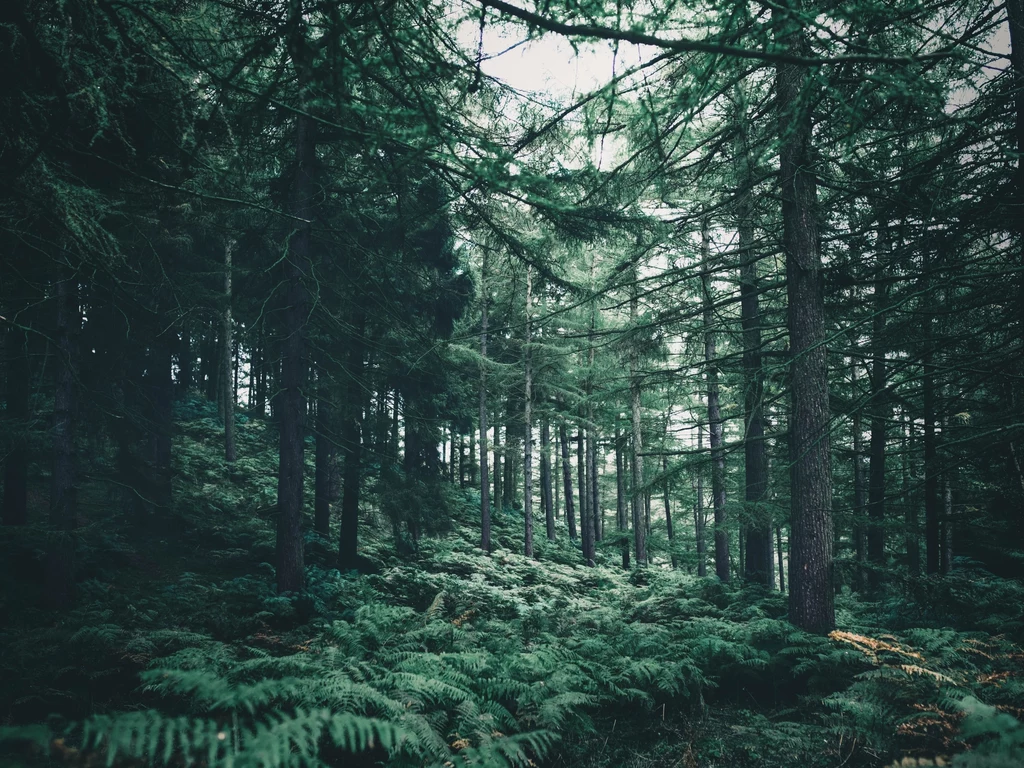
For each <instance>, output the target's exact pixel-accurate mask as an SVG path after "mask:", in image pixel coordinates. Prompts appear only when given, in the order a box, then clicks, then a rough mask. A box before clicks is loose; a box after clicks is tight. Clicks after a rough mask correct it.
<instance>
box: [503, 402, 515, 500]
mask: <svg viewBox="0 0 1024 768" xmlns="http://www.w3.org/2000/svg"><path fill="white" fill-rule="evenodd" d="M503 455H504V459H505V463H504V465H503V466H502V472H503V476H502V478H501V493H502V496H501V502H502V504H503V505H504V506H505V508H506V509H514V508H515V505H516V503H515V500H516V471H515V470H516V458H515V457H516V439H515V430H514V429H513V427H512V425H511V424H509V423H507V422H506V424H505V451H504V454H503Z"/></svg>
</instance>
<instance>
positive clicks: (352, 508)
mask: <svg viewBox="0 0 1024 768" xmlns="http://www.w3.org/2000/svg"><path fill="white" fill-rule="evenodd" d="M354 312H355V316H354V317H353V320H352V334H353V335H352V340H351V341H350V343H349V350H348V380H349V385H348V397H346V398H345V399H346V402H345V406H344V421H343V422H342V424H341V430H340V435H339V436H340V438H341V447H342V450H343V452H344V456H345V468H344V475H343V477H342V488H341V532H340V539H339V543H338V559H339V565H340V567H341V568H342V569H346V568H347V569H352V568H357V567H358V565H359V560H358V549H359V495H360V485H361V482H362V477H363V403H364V400H365V395H364V389H363V366H364V362H365V356H366V338H365V334H366V312H365V311H364V310H363V308H362V307H360V306H357V307H356V308H355V310H354Z"/></svg>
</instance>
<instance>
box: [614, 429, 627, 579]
mask: <svg viewBox="0 0 1024 768" xmlns="http://www.w3.org/2000/svg"><path fill="white" fill-rule="evenodd" d="M624 443H625V437H624V436H623V435H622V434H621V433H620V432H619V428H618V426H616V427H615V510H616V523H617V528H618V531H619V535H620V536H622V545H621V550H622V567H623V569H624V570H627V571H628V570H629V539H628V538H627V537H626V532H627V531H628V530H629V512H628V511H627V508H626V461H625V458H624V457H623V444H624Z"/></svg>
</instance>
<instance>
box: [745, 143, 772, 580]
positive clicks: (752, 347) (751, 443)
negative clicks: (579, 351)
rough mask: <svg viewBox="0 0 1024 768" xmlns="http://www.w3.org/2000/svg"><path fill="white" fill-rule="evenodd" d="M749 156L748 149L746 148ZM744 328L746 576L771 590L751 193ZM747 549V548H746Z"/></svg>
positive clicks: (747, 202) (747, 215)
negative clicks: (765, 506)
mask: <svg viewBox="0 0 1024 768" xmlns="http://www.w3.org/2000/svg"><path fill="white" fill-rule="evenodd" d="M744 154H746V152H745V148H744ZM738 217H739V246H740V269H739V273H740V274H739V278H740V325H741V328H742V332H743V378H744V393H743V423H744V434H743V457H744V501H745V502H746V509H747V525H746V541H745V542H744V544H745V547H746V560H745V563H744V566H745V567H744V569H743V578H744V579H745V580H746V581H747V582H749V583H751V584H760V585H762V586H764V587H766V588H768V589H771V588H772V587H773V586H774V585H773V584H772V559H773V558H772V532H771V518H770V516H769V514H768V513H767V512H766V511H765V509H764V506H763V505H764V500H765V495H766V494H767V492H768V455H767V452H766V450H765V436H764V404H763V403H764V371H763V369H762V366H761V307H760V300H759V297H758V282H757V262H758V260H757V259H756V258H754V255H753V248H754V232H753V224H752V217H753V211H752V206H751V201H750V191H749V189H747V190H745V191H744V192H743V194H742V196H741V198H740V205H739V210H738ZM741 546H742V545H741Z"/></svg>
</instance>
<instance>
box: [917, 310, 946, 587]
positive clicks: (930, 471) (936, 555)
mask: <svg viewBox="0 0 1024 768" xmlns="http://www.w3.org/2000/svg"><path fill="white" fill-rule="evenodd" d="M925 323H926V325H927V331H926V334H927V338H928V341H927V343H928V344H929V345H930V344H931V341H930V339H931V318H930V317H929V318H927V319H926V320H925ZM923 368H924V371H923V377H922V380H921V385H922V387H923V389H924V393H923V395H924V397H923V399H924V540H925V572H926V573H928V574H932V573H939V571H940V569H941V561H940V551H939V547H940V530H939V529H940V526H939V522H940V520H939V518H940V515H941V511H940V505H941V502H940V499H939V483H940V480H941V473H940V472H939V466H938V464H939V461H938V445H937V438H936V435H935V366H934V365H932V352H931V349H930V348H929V350H928V351H927V352H926V353H925V356H924V366H923Z"/></svg>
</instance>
